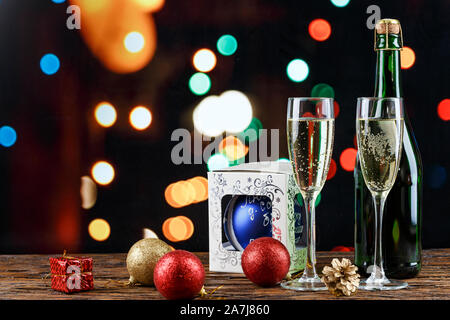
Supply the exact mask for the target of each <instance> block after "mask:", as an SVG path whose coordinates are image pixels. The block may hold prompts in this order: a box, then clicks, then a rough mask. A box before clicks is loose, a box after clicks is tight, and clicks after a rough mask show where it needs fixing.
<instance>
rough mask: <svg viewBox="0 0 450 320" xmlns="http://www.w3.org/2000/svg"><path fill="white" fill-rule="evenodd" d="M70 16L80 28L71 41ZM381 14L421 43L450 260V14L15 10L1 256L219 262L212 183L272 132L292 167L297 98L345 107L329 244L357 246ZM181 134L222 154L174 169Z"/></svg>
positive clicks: (426, 139)
mask: <svg viewBox="0 0 450 320" xmlns="http://www.w3.org/2000/svg"><path fill="white" fill-rule="evenodd" d="M71 4H74V5H78V6H80V8H81V30H70V29H68V28H67V27H66V20H67V19H68V17H69V15H68V14H67V13H66V10H67V7H68V6H69V5H71ZM373 4H376V5H378V6H379V7H380V9H381V14H382V17H395V18H398V19H399V20H400V21H401V23H402V28H403V31H404V42H405V46H406V47H405V49H404V50H403V51H402V69H403V70H402V72H403V73H402V77H403V89H404V96H405V99H406V108H407V111H408V113H409V116H410V118H411V122H412V125H413V128H414V133H415V135H416V138H417V140H418V144H419V147H420V150H421V152H422V157H423V162H424V210H423V221H424V223H423V227H424V229H423V231H424V236H423V241H424V247H425V248H431V247H448V246H450V238H449V237H448V232H449V230H448V226H449V225H450V214H449V212H450V206H449V201H448V194H449V191H450V188H449V170H450V164H449V159H450V152H449V146H448V143H449V138H450V135H449V124H450V122H449V120H450V97H449V96H450V90H449V88H450V82H449V74H450V70H449V65H450V35H449V32H448V30H450V22H449V20H448V15H449V14H450V3H449V2H448V1H446V0H440V1H426V0H414V1H409V0H398V1H390V0H384V1H356V0H351V1H349V0H318V1H269V0H259V1H257V0H249V1H241V0H229V1H204V0H192V1H181V0H167V1H164V0H114V1H109V0H95V1H93V0H70V1H69V0H66V1H65V0H40V1H32V0H23V1H20V3H19V1H16V0H2V1H0V37H1V40H2V44H3V45H2V50H0V65H1V70H2V72H1V75H0V81H1V88H2V91H1V94H0V173H1V179H0V252H1V253H46V252H49V253H55V252H62V251H63V250H64V249H66V250H69V251H71V252H75V251H78V252H125V251H127V250H128V249H129V248H130V246H131V245H132V244H133V243H134V242H135V241H137V240H138V239H140V238H142V237H143V236H144V237H159V238H161V239H163V240H165V241H167V242H168V243H169V244H170V245H171V246H173V247H174V248H179V249H186V250H191V251H207V249H208V212H207V199H208V190H207V180H206V173H207V171H208V170H212V169H217V168H223V167H228V166H233V165H236V164H238V163H239V162H242V161H245V160H248V157H249V153H250V152H249V150H250V149H251V148H252V144H254V143H258V141H259V139H261V138H262V137H260V136H259V134H258V132H257V130H259V129H262V128H264V129H280V154H279V155H278V157H276V158H273V160H277V159H278V158H279V161H286V158H287V156H288V154H287V143H286V134H285V116H286V103H287V97H290V96H323V97H333V98H335V101H336V102H335V113H336V116H337V120H336V137H335V146H334V151H333V160H332V163H331V167H330V172H329V174H328V177H327V179H328V181H327V183H326V185H325V187H324V189H323V190H322V193H321V195H320V198H319V199H318V205H319V207H320V208H319V210H318V217H317V247H318V250H331V249H332V248H335V247H337V246H346V247H351V246H353V222H354V194H353V192H354V191H353V172H352V170H353V166H354V160H355V155H356V145H355V126H354V121H355V120H354V117H355V110H356V98H357V97H358V96H370V95H372V94H373V79H374V72H375V70H374V68H375V52H374V51H373V31H372V30H369V29H368V28H367V27H366V21H367V19H368V18H369V14H367V13H366V9H367V7H368V6H369V5H373ZM177 128H185V129H187V130H188V131H189V132H190V133H191V134H193V133H194V131H198V132H202V133H203V134H204V135H205V136H208V137H210V138H211V140H212V141H213V143H214V144H215V145H217V147H218V148H217V150H218V152H217V153H216V154H214V155H212V156H211V157H210V158H209V159H206V161H205V162H203V163H202V164H184V165H175V164H173V163H172V162H171V151H172V148H173V147H174V146H175V145H176V144H177V142H175V141H171V134H172V132H173V130H175V129H177ZM252 130H256V133H257V134H255V135H248V133H249V132H252ZM224 131H228V132H230V133H231V134H230V135H229V136H228V137H225V136H224V135H223V132H224ZM206 146H207V142H204V143H203V145H202V147H203V148H205V147H206ZM196 152H197V153H196ZM190 156H191V160H192V161H193V160H194V157H197V158H198V157H199V156H201V155H199V154H198V151H196V150H195V149H194V148H192V150H191V155H190Z"/></svg>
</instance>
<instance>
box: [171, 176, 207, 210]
mask: <svg viewBox="0 0 450 320" xmlns="http://www.w3.org/2000/svg"><path fill="white" fill-rule="evenodd" d="M164 197H165V199H166V202H167V203H168V204H169V205H170V206H171V207H173V208H181V207H184V206H188V205H190V204H193V203H197V202H201V201H205V200H207V199H208V180H207V179H206V178H204V177H200V176H199V177H194V178H191V179H189V180H186V181H184V180H181V181H177V182H174V183H172V184H170V185H169V186H167V188H166V190H165V191H164Z"/></svg>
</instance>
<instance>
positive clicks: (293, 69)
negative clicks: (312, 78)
mask: <svg viewBox="0 0 450 320" xmlns="http://www.w3.org/2000/svg"><path fill="white" fill-rule="evenodd" d="M286 72H287V75H288V77H289V79H291V80H292V81H294V82H302V81H303V80H305V79H306V78H307V77H308V74H309V67H308V64H307V63H306V62H305V61H303V60H302V59H294V60H292V61H291V62H289V64H288V66H287V68H286Z"/></svg>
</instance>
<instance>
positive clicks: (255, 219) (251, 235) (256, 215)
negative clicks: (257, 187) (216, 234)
mask: <svg viewBox="0 0 450 320" xmlns="http://www.w3.org/2000/svg"><path fill="white" fill-rule="evenodd" d="M223 224H224V231H225V236H226V237H227V239H228V241H229V242H230V243H231V245H233V247H234V248H235V249H236V250H239V251H244V249H245V248H246V247H247V246H248V244H249V243H250V242H251V241H253V240H255V239H257V238H260V237H272V202H271V201H270V199H269V198H268V197H266V196H251V195H239V196H233V198H232V199H231V200H230V202H229V203H228V205H227V207H226V209H225V214H224V219H223Z"/></svg>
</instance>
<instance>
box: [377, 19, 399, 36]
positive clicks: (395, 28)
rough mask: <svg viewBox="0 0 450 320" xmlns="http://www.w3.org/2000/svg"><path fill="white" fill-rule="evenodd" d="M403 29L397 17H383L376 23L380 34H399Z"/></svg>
mask: <svg viewBox="0 0 450 320" xmlns="http://www.w3.org/2000/svg"><path fill="white" fill-rule="evenodd" d="M401 30H402V27H401V26H400V21H398V20H397V19H381V20H378V21H377V24H376V25H375V32H376V33H378V34H386V33H388V34H399V33H400V32H401Z"/></svg>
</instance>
